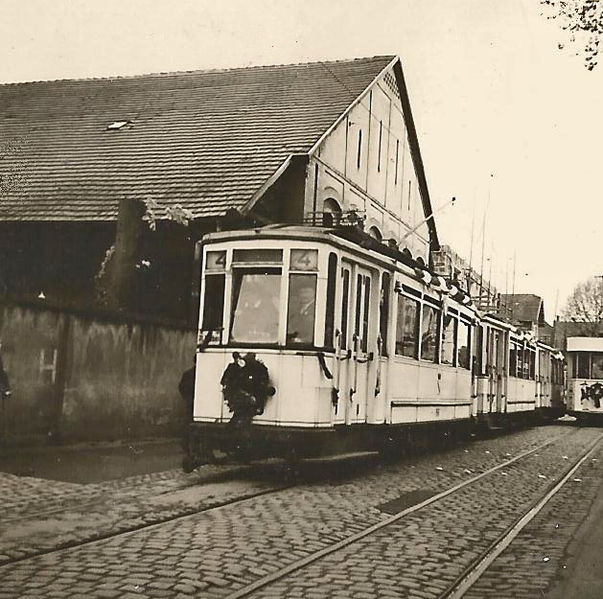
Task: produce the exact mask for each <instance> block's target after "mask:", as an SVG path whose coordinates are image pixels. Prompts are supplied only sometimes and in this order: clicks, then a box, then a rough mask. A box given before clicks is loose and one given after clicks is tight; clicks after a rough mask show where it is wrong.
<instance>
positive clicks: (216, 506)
mask: <svg viewBox="0 0 603 599" xmlns="http://www.w3.org/2000/svg"><path fill="white" fill-rule="evenodd" d="M572 434H573V433H572V432H568V433H564V434H560V435H557V436H556V437H555V438H553V439H549V440H547V441H546V442H545V443H541V444H539V445H537V446H536V447H532V448H530V449H528V450H525V451H523V452H521V453H519V454H518V455H516V456H515V457H513V458H511V459H508V460H505V461H503V462H501V463H500V464H497V465H496V466H493V467H492V468H489V469H487V470H485V471H484V472H481V473H480V474H478V475H476V476H473V477H472V478H471V479H468V480H465V481H463V482H461V483H459V484H457V485H454V486H452V487H450V488H448V489H446V490H444V491H442V492H440V493H438V494H437V495H435V496H433V497H431V498H430V499H427V500H426V501H423V502H421V503H419V504H417V505H414V506H411V507H409V508H408V509H405V510H404V511H403V512H400V513H398V514H396V515H395V516H392V517H391V518H388V519H386V520H384V521H382V522H380V523H378V524H376V525H373V526H371V527H370V528H367V529H365V530H363V531H360V532H359V533H357V534H354V535H352V536H350V537H348V538H346V539H343V540H342V541H340V542H337V543H335V544H333V545H330V546H329V547H326V548H324V549H322V550H320V551H317V552H315V553H313V554H311V555H308V556H307V557H305V558H303V559H301V560H299V561H296V562H294V563H293V564H290V565H288V566H285V567H284V568H282V569H281V570H279V571H278V572H276V573H274V574H271V575H268V576H264V577H262V578H260V579H258V580H256V581H255V582H252V583H250V584H249V585H247V586H245V587H242V588H241V589H239V590H237V591H235V592H234V593H233V594H232V595H229V596H230V597H234V598H236V597H246V596H248V595H250V594H252V593H254V592H255V591H257V590H260V589H262V588H263V587H267V586H269V585H270V584H271V583H272V582H274V581H277V580H279V579H282V578H284V577H286V576H288V575H289V574H291V573H293V572H295V571H297V570H300V569H302V568H304V567H305V566H306V565H308V564H310V563H312V562H315V561H317V560H320V559H321V558H323V557H326V556H328V555H330V554H332V553H335V552H337V551H339V550H341V549H343V548H345V547H347V546H349V545H352V544H353V543H355V542H357V541H359V540H361V539H362V538H365V537H367V536H369V535H371V534H373V533H375V532H377V531H378V530H380V529H382V528H384V527H386V526H388V525H390V524H392V523H394V522H396V521H398V520H400V519H402V518H404V517H405V516H407V515H410V514H412V513H414V512H417V511H419V510H421V509H423V508H425V507H427V506H429V505H432V504H433V503H436V502H437V501H438V500H441V499H443V498H445V497H447V496H449V495H451V494H453V493H455V492H458V491H459V490H461V489H463V488H465V487H467V486H468V485H471V484H474V483H476V482H478V481H479V480H482V479H483V478H484V477H487V476H488V475H491V474H492V473H494V472H496V471H499V470H501V469H504V468H506V467H508V466H509V465H510V464H513V463H515V462H517V461H519V460H521V459H523V458H526V457H528V456H530V455H532V454H535V453H537V452H539V451H542V450H543V449H545V448H546V447H548V446H550V445H552V444H554V443H556V442H558V441H560V440H562V439H563V438H566V437H568V436H570V435H572ZM602 436H603V435H602ZM599 440H600V438H599V439H597V441H599ZM485 453H490V452H489V451H486V452H485ZM302 482H303V481H302ZM298 484H299V481H295V482H292V483H290V484H289V483H288V484H282V485H278V486H275V487H271V488H265V489H262V490H261V491H259V492H253V493H250V494H246V495H245V496H244V497H241V496H237V497H233V498H231V499H230V500H227V501H221V502H217V503H213V504H212V505H209V506H207V507H204V508H202V509H198V508H197V509H191V510H188V511H186V512H182V513H179V514H177V515H174V516H169V517H165V518H160V519H156V520H154V521H153V522H150V523H145V524H141V525H139V526H135V527H131V528H129V529H127V530H119V531H110V532H107V534H101V535H98V536H95V537H94V538H90V539H88V540H84V541H74V542H68V543H64V544H61V545H56V546H54V547H52V548H48V549H39V550H35V551H32V552H30V553H29V554H28V555H24V556H22V557H17V558H14V559H11V560H8V561H4V562H3V563H1V564H0V569H5V568H7V567H10V566H12V565H16V564H19V563H22V562H27V561H28V560H33V559H35V558H38V557H43V556H48V555H52V554H59V553H61V552H67V553H69V552H71V551H77V550H78V549H80V548H83V547H86V546H91V545H95V544H98V543H102V542H106V541H107V540H112V539H117V538H119V537H122V538H123V537H128V536H133V535H136V534H137V533H139V532H142V531H148V530H152V529H154V528H156V529H159V528H160V527H161V526H163V525H165V524H168V523H173V522H177V521H185V520H186V519H190V518H195V517H198V516H199V515H200V514H203V513H208V512H213V511H217V510H222V509H228V508H229V507H230V506H235V505H240V504H244V503H245V502H251V501H252V500H254V499H255V498H258V497H261V496H265V495H272V494H277V493H280V492H283V491H286V490H288V489H291V488H293V487H295V486H297V485H298Z"/></svg>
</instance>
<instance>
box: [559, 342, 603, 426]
mask: <svg viewBox="0 0 603 599" xmlns="http://www.w3.org/2000/svg"><path fill="white" fill-rule="evenodd" d="M567 413H568V414H569V415H570V416H575V417H576V419H577V420H578V422H579V423H582V424H598V425H600V424H603V338H601V337H568V338H567Z"/></svg>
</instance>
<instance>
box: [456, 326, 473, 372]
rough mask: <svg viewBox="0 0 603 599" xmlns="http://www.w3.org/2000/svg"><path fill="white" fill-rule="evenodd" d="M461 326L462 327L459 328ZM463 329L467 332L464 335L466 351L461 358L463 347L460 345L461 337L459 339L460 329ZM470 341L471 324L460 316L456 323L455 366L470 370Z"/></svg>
mask: <svg viewBox="0 0 603 599" xmlns="http://www.w3.org/2000/svg"><path fill="white" fill-rule="evenodd" d="M461 327H463V328H461ZM462 330H464V331H465V332H466V333H467V336H466V340H467V345H466V347H467V352H466V355H465V356H464V359H462V358H461V350H462V348H463V347H465V346H463V347H461V339H460V331H462ZM471 342H472V335H471V324H470V323H468V322H465V321H464V320H463V319H462V318H461V319H459V322H458V325H457V333H456V363H457V366H458V367H459V368H464V369H465V370H471Z"/></svg>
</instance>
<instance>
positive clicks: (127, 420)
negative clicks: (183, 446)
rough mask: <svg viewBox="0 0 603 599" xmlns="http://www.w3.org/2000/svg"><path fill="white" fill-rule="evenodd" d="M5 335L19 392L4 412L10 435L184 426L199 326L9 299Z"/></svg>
mask: <svg viewBox="0 0 603 599" xmlns="http://www.w3.org/2000/svg"><path fill="white" fill-rule="evenodd" d="M0 341H1V342H2V349H1V351H2V357H3V360H4V367H5V370H6V371H7V373H8V375H9V378H10V383H11V386H12V390H13V393H12V396H11V397H10V398H8V399H6V400H4V406H3V412H2V415H1V417H2V430H3V432H4V435H5V436H6V437H8V438H13V439H18V438H28V437H39V436H45V437H48V438H49V439H51V440H52V439H55V440H107V439H117V438H122V439H123V438H134V437H141V436H155V435H157V436H164V435H171V434H176V433H178V431H179V428H180V427H181V423H182V420H183V417H184V405H183V403H184V402H183V401H182V399H181V398H180V396H179V394H178V382H179V380H180V376H181V375H182V372H183V371H184V370H185V369H187V368H189V367H190V366H191V365H192V363H193V357H194V352H195V341H196V333H195V331H193V330H191V329H187V328H183V327H177V326H168V325H166V324H157V323H153V322H150V321H143V320H138V321H136V320H132V319H130V321H129V322H128V321H126V319H125V318H124V319H121V320H120V318H118V317H117V316H107V315H102V314H99V315H95V314H86V313H81V312H79V313H78V312H76V311H67V310H64V309H62V310H61V309H53V308H48V307H43V306H36V305H33V304H30V305H28V304H22V303H21V304H16V303H7V302H5V303H2V304H0Z"/></svg>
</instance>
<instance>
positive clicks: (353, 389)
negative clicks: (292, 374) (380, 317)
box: [335, 262, 377, 424]
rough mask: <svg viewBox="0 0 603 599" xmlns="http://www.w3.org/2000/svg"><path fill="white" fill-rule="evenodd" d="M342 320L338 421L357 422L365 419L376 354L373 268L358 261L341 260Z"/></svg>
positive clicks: (339, 344)
mask: <svg viewBox="0 0 603 599" xmlns="http://www.w3.org/2000/svg"><path fill="white" fill-rule="evenodd" d="M341 289H342V297H341V322H340V327H339V331H340V335H339V340H338V356H339V359H338V363H339V364H338V369H339V376H338V378H339V403H338V406H337V413H336V414H335V422H336V423H337V424H343V423H345V424H354V423H359V422H365V421H366V415H367V401H368V400H369V393H368V391H369V375H370V374H371V370H370V369H371V366H372V364H373V362H374V360H375V357H376V355H377V351H376V348H374V347H372V345H373V344H374V342H373V341H372V340H374V339H375V338H376V334H375V331H372V330H371V327H372V326H375V325H374V323H373V321H372V320H371V316H372V312H374V306H372V305H371V302H372V297H373V295H374V294H373V278H372V276H371V272H370V271H369V270H367V269H365V268H362V267H360V266H358V265H352V264H350V263H348V262H343V263H342V268H341Z"/></svg>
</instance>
